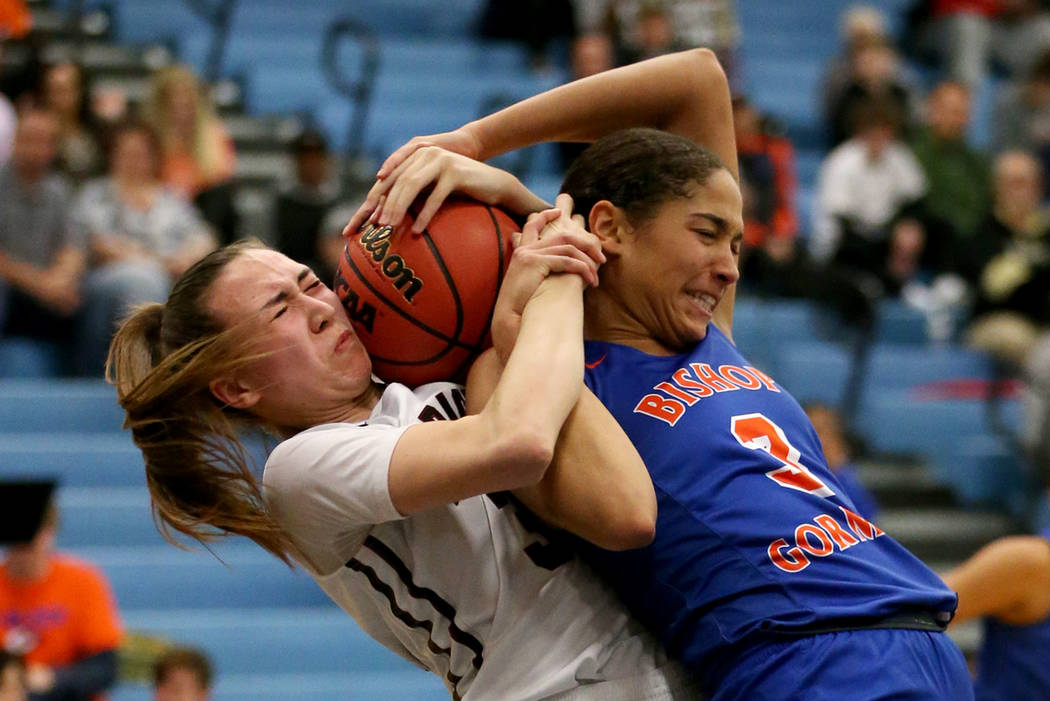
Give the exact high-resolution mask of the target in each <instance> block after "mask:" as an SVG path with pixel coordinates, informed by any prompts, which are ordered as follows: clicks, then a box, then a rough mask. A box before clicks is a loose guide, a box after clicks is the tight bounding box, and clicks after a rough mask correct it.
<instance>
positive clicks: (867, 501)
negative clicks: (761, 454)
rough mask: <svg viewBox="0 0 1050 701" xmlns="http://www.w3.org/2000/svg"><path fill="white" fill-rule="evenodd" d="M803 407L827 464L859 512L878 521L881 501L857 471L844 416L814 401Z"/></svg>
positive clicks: (869, 518) (871, 519)
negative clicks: (865, 484) (862, 480)
mask: <svg viewBox="0 0 1050 701" xmlns="http://www.w3.org/2000/svg"><path fill="white" fill-rule="evenodd" d="M804 408H805V410H806V414H807V415H808V416H809V420H810V421H812V422H813V428H814V429H816V431H817V436H818V437H819V438H820V444H821V446H823V448H824V457H825V459H826V460H827V461H828V467H830V468H831V471H832V472H833V473H835V478H836V479H837V480H838V481H839V485H840V486H841V487H842V488H843V489H844V490H845V491H846V496H848V497H849V499H850V501H852V502H853V504H854V505H855V506H856V507H857V513H858V514H860V515H861V516H863V517H864V518H866V519H868V520H870V521H875V520H876V519H877V518H878V515H879V504H878V501H876V499H875V496H874V495H873V494H872V493H871V491H869V490H868V488H867V487H866V486H864V483H863V482H861V481H860V477H858V475H857V468H856V466H855V465H854V464H853V454H852V453H853V451H852V449H851V448H850V443H849V439H848V438H847V436H846V432H845V430H844V429H843V427H842V417H841V416H839V413H838V412H837V411H835V410H834V409H832V408H831V407H829V406H827V405H825V404H819V403H811V404H807V405H806V406H805V407H804Z"/></svg>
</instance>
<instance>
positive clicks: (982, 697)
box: [944, 528, 1050, 701]
mask: <svg viewBox="0 0 1050 701" xmlns="http://www.w3.org/2000/svg"><path fill="white" fill-rule="evenodd" d="M944 581H945V583H946V584H947V585H948V586H949V587H951V588H952V589H954V590H955V591H956V592H958V594H959V608H958V610H957V611H956V614H955V619H954V620H953V621H952V625H953V626H955V625H958V624H960V623H963V622H965V621H969V620H972V619H981V627H982V635H981V647H980V651H979V652H978V655H977V679H976V681H975V682H974V691H975V695H976V698H977V701H1016V699H1046V698H1050V665H1047V660H1050V528H1047V529H1043V530H1042V531H1040V532H1039V533H1037V534H1035V535H1015V536H1006V537H1004V538H999V539H998V540H994V541H992V542H991V543H989V544H988V545H985V546H984V547H983V548H981V549H980V550H978V551H977V552H976V553H974V555H973V556H971V557H970V558H969V559H968V560H966V561H965V562H963V563H962V564H961V565H959V566H958V567H956V568H955V569H953V570H952V571H950V572H948V573H947V574H946V575H944Z"/></svg>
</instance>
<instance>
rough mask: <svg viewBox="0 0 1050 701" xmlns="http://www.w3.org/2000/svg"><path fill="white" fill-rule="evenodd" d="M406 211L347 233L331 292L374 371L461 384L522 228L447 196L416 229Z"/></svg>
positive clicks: (405, 379)
mask: <svg viewBox="0 0 1050 701" xmlns="http://www.w3.org/2000/svg"><path fill="white" fill-rule="evenodd" d="M413 221H414V218H413V214H412V213H411V212H410V213H409V214H408V215H406V217H405V220H404V221H403V222H402V223H401V224H399V225H398V226H397V227H396V228H391V227H389V226H385V227H377V226H372V225H369V224H366V225H365V226H364V227H362V228H361V231H360V232H358V233H357V234H356V235H354V236H352V237H350V239H349V240H348V241H347V244H346V248H345V250H344V251H343V257H342V258H341V259H340V262H339V270H338V272H337V273H336V279H335V291H336V294H338V295H339V299H341V300H342V302H343V306H344V307H345V309H346V312H347V314H348V315H349V316H350V320H351V321H352V322H353V324H354V328H355V329H356V330H357V333H358V335H359V336H360V337H361V341H362V342H363V343H364V345H365V348H367V349H368V353H369V355H371V356H372V368H373V371H374V372H375V374H376V375H378V376H379V377H381V378H382V379H384V380H388V381H393V382H402V383H404V384H406V385H409V386H416V385H420V384H423V383H426V382H434V381H437V380H453V381H462V380H463V379H464V378H465V376H466V373H467V370H469V369H470V364H471V362H473V360H474V358H475V357H477V355H478V354H479V353H481V352H482V351H483V350H485V348H487V347H488V346H489V345H491V342H490V340H489V324H490V322H491V321H492V309H493V306H494V305H495V303H496V295H497V293H498V292H499V287H500V283H501V282H502V281H503V274H504V272H505V271H506V269H507V263H508V261H509V256H510V251H511V234H512V233H513V232H515V231H519V230H520V227H519V225H518V224H516V223H515V221H514V220H513V219H512V218H511V217H510V216H509V215H508V214H507V213H505V212H503V211H502V210H499V209H496V208H494V207H490V206H488V205H484V204H481V203H479V202H475V201H473V200H465V199H452V200H448V201H446V202H445V203H444V204H443V205H442V207H441V209H440V210H438V212H437V214H435V215H434V218H433V219H431V220H430V225H429V226H428V227H427V228H426V230H425V231H424V232H423V233H422V234H418V235H417V234H413V233H412V232H411V227H412V222H413Z"/></svg>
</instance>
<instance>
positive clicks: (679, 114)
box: [348, 50, 973, 701]
mask: <svg viewBox="0 0 1050 701" xmlns="http://www.w3.org/2000/svg"><path fill="white" fill-rule="evenodd" d="M639 126H641V127H656V128H655V129H653V128H631V127H639ZM617 130H620V131H617ZM670 132H674V133H670ZM595 138H597V141H596V142H595V143H593V144H592V145H591V146H590V147H589V148H588V149H587V151H585V152H584V153H583V155H581V156H580V157H579V158H578V159H577V160H576V161H575V163H574V164H573V165H572V166H571V168H570V170H569V172H568V174H567V175H566V178H565V182H564V185H563V191H565V192H568V193H569V194H571V195H572V197H573V199H574V202H575V206H576V209H575V211H576V212H578V213H580V214H582V215H583V216H584V217H585V218H586V219H587V222H588V228H589V230H590V231H591V232H592V233H594V234H596V235H597V236H598V237H599V239H600V240H601V241H602V248H603V252H604V253H605V255H606V257H607V259H608V262H607V263H606V264H605V265H603V266H602V268H601V270H600V273H599V279H600V284H599V285H598V286H597V287H595V288H593V289H591V290H589V291H588V292H587V293H586V295H585V300H584V309H585V324H584V334H585V338H586V339H587V343H586V356H587V362H586V367H587V370H586V383H587V386H588V387H589V388H590V389H591V390H592V391H593V392H594V394H596V395H597V396H598V398H599V399H600V400H601V401H602V402H603V403H604V404H605V405H606V407H607V408H608V409H609V410H610V411H611V413H612V414H613V415H614V416H615V417H616V418H617V419H618V420H619V422H620V424H621V425H622V426H623V428H624V429H625V431H626V432H627V434H628V435H629V436H630V438H631V439H632V441H633V442H634V444H635V446H636V447H637V449H638V451H639V453H640V454H641V455H642V457H643V459H644V460H645V463H646V465H647V467H648V469H649V472H650V475H651V477H652V480H653V484H654V486H655V489H656V494H657V499H658V517H657V525H656V536H655V539H654V541H653V543H652V544H651V545H649V546H647V547H644V548H639V549H635V550H630V551H626V552H621V553H613V552H608V551H604V550H601V549H599V548H594V547H589V546H587V545H586V544H581V549H582V550H583V551H584V552H585V553H586V555H587V557H588V558H589V559H590V561H591V562H592V564H594V565H595V566H596V568H597V569H598V570H599V572H600V573H601V574H603V575H604V576H605V577H606V578H607V580H608V581H610V582H612V583H613V585H614V586H615V588H616V589H617V590H618V592H619V593H620V595H621V596H622V598H623V599H624V600H625V601H626V602H627V604H628V606H629V608H630V609H631V610H632V611H633V612H634V613H635V614H636V615H637V616H638V617H639V618H640V619H641V620H643V621H644V622H645V623H647V624H648V625H649V626H650V627H651V628H652V629H653V630H654V631H656V632H657V633H658V634H659V635H660V637H661V639H662V640H663V642H664V644H665V645H666V646H667V648H668V650H669V651H670V652H672V654H674V655H677V656H678V657H679V658H680V659H681V660H683V661H684V662H685V663H686V664H687V665H688V666H689V668H690V669H692V670H693V671H694V672H695V673H696V674H698V675H699V677H700V678H701V680H702V681H703V684H704V686H705V690H706V691H707V693H708V694H709V695H710V698H711V699H712V701H730V700H739V701H813V700H814V699H850V700H855V701H875V700H876V699H880V700H881V699H886V700H888V699H913V700H915V701H920V700H922V701H933V700H935V699H936V700H939V701H941V700H943V701H949V700H950V701H959V700H965V699H970V698H972V697H973V691H972V685H971V682H970V678H969V674H968V672H967V669H966V665H965V661H964V659H963V657H962V654H961V652H960V651H959V649H958V648H957V647H956V646H955V645H954V643H953V642H952V641H951V640H950V639H949V638H948V637H947V636H946V635H945V634H944V633H943V630H944V628H945V626H946V625H947V624H948V622H949V621H950V620H951V617H952V614H953V612H954V610H955V607H956V596H955V594H954V593H953V592H952V591H951V590H949V589H948V588H947V587H946V586H945V585H944V583H943V582H942V581H941V580H940V579H939V578H938V577H937V576H936V575H935V574H934V573H933V572H932V571H930V570H929V569H928V568H927V567H926V566H925V565H923V564H922V563H921V562H920V561H919V560H918V559H916V558H915V557H914V556H913V555H911V554H910V553H909V552H908V551H907V550H905V549H904V548H903V547H901V546H900V545H899V544H897V543H896V542H894V541H893V540H892V538H890V537H889V536H888V535H886V534H885V533H884V532H883V531H882V530H880V529H879V528H878V526H877V525H875V524H874V523H872V522H870V521H868V520H866V519H864V518H863V517H861V516H860V515H858V514H857V510H856V508H855V506H854V504H853V503H852V502H851V501H850V500H849V498H848V497H846V496H845V495H844V494H843V491H842V488H841V486H840V485H839V484H838V483H837V482H836V480H835V478H834V476H833V475H832V473H831V471H830V470H829V469H828V467H827V465H826V463H825V461H824V459H823V455H822V450H821V445H820V442H819V440H818V438H817V435H816V433H815V431H814V429H813V426H812V425H811V423H810V422H809V420H808V419H807V417H806V415H805V413H804V412H803V410H802V409H801V407H800V406H799V405H798V403H797V402H796V401H795V400H794V399H793V398H792V397H791V396H790V395H789V394H788V393H787V392H786V391H785V390H784V388H782V387H781V386H780V385H778V384H777V383H776V381H775V380H774V379H773V378H770V377H769V376H768V375H766V374H765V373H764V372H762V371H761V370H760V369H758V368H756V367H755V366H753V365H752V364H751V363H750V362H749V361H748V360H747V359H746V358H745V357H744V356H743V355H741V354H740V352H739V351H738V350H737V349H736V347H735V345H734V344H733V341H732V337H731V318H732V300H733V291H734V284H735V282H736V280H737V278H738V270H737V260H738V256H739V252H740V241H741V238H742V228H743V222H742V202H741V194H740V189H739V186H738V184H737V173H736V167H735V166H736V154H735V145H734V140H733V124H732V113H731V109H730V101H729V90H728V85H727V84H726V81H725V75H724V73H723V72H722V70H721V67H720V66H719V65H718V63H717V61H716V60H715V58H714V56H713V54H711V53H710V52H708V51H705V50H695V51H690V52H684V53H680V54H673V55H669V56H664V57H660V58H657V59H653V60H650V61H646V62H643V63H639V64H635V65H632V66H628V67H625V68H621V69H618V70H615V71H610V72H607V73H603V74H599V75H597V76H593V77H591V78H588V79H584V80H582V81H578V82H576V83H572V84H569V85H566V86H561V87H559V88H556V89H555V90H553V91H550V92H547V93H544V94H541V95H538V96H535V97H533V98H530V99H529V100H526V101H524V102H522V103H518V104H517V105H513V106H511V107H509V108H507V109H505V110H502V111H501V112H498V113H496V114H494V115H490V116H488V117H485V118H482V119H481V120H478V121H476V122H472V123H470V124H468V125H465V126H464V127H461V128H460V129H458V130H456V131H453V132H449V133H446V134H438V135H434V136H427V137H418V138H416V139H413V140H412V141H410V142H409V143H408V144H406V145H405V146H404V147H402V148H401V149H399V150H398V151H396V152H395V153H394V154H393V155H392V156H391V157H390V158H389V159H388V160H387V162H386V163H384V165H383V167H382V169H381V170H380V173H379V180H378V181H377V183H376V185H375V186H374V187H373V189H372V191H371V192H370V194H369V196H368V198H367V200H366V202H365V203H364V205H363V206H362V209H361V210H359V211H358V213H357V214H356V215H355V217H354V218H353V219H352V220H351V222H350V225H349V226H348V229H349V230H356V229H355V228H354V227H355V226H356V225H359V224H361V223H363V222H364V221H365V219H366V218H367V217H372V218H373V219H374V220H377V221H379V222H380V223H392V222H396V221H398V220H399V217H400V214H401V213H402V212H403V211H404V208H407V206H408V204H409V203H411V202H412V201H413V200H414V199H415V198H416V196H417V195H418V194H419V193H420V192H421V191H422V188H423V186H424V184H425V183H433V184H434V186H433V188H432V189H431V191H430V195H429V196H428V199H427V202H426V204H425V208H433V207H435V206H436V204H435V203H436V202H439V201H440V199H441V198H443V197H444V196H445V195H446V194H447V193H448V192H449V191H450V190H452V189H456V188H460V187H462V188H463V189H465V190H467V191H469V192H471V194H473V195H474V196H476V197H477V196H479V195H482V196H484V195H485V193H486V186H485V183H486V182H487V180H486V177H485V173H486V172H487V171H485V170H484V168H486V167H481V166H479V167H478V169H477V170H476V171H475V172H474V175H470V176H468V175H466V173H467V172H468V171H469V170H470V169H469V167H468V166H467V165H465V164H464V163H463V162H462V161H461V160H457V158H456V157H455V156H454V155H453V154H449V153H447V152H440V151H438V150H437V149H434V148H428V147H429V146H439V147H444V148H446V149H448V150H451V151H456V152H458V153H460V154H465V155H469V156H472V157H474V158H478V159H484V158H488V157H491V156H493V155H497V154H499V153H502V152H504V151H506V150H510V149H512V148H517V147H521V146H526V145H529V144H532V143H537V142H540V141H548V140H591V139H595ZM489 196H490V197H491V198H492V199H493V200H496V201H507V200H508V199H509V195H508V193H506V192H502V193H492V192H490V193H489ZM417 222H418V219H417ZM424 224H425V221H424ZM486 364H489V365H491V366H493V367H490V368H488V375H489V382H495V378H496V377H498V375H499V366H498V365H499V364H498V362H497V361H495V360H493V358H492V356H491V355H490V356H487V358H484V359H483V360H482V361H481V362H480V363H479V364H478V366H476V368H475V373H474V381H475V383H478V382H482V381H483V380H481V379H479V378H482V377H483V376H484V375H485V374H486V370H485V366H486ZM476 386H477V384H475V387H476Z"/></svg>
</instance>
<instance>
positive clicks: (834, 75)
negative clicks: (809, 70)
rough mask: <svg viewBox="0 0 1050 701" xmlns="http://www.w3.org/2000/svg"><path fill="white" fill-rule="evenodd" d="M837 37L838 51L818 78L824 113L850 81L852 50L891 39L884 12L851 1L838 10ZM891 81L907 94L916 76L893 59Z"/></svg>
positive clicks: (830, 110)
mask: <svg viewBox="0 0 1050 701" xmlns="http://www.w3.org/2000/svg"><path fill="white" fill-rule="evenodd" d="M839 39H840V43H841V45H842V52H841V53H840V54H839V55H838V56H835V57H834V58H833V59H831V61H829V62H828V65H827V67H826V68H825V69H824V75H823V77H822V79H821V89H822V107H823V110H824V112H823V113H824V115H825V116H827V115H831V114H832V113H833V112H834V108H835V106H836V105H838V104H839V102H840V101H841V99H842V96H843V94H844V93H845V92H846V90H847V88H848V87H849V86H850V85H851V84H852V83H853V80H854V79H853V59H852V56H853V54H854V52H855V50H856V49H857V48H858V47H860V46H862V45H866V44H879V43H887V42H891V41H892V39H891V37H890V35H889V32H888V31H887V30H886V15H885V14H883V12H882V10H880V9H878V8H877V7H873V6H872V5H863V4H858V5H851V6H850V7H849V8H847V9H846V11H845V12H844V13H842V21H841V29H840V32H839ZM895 66H896V69H895V71H894V76H893V82H894V83H896V84H900V85H902V86H904V87H905V88H906V90H907V92H908V94H909V95H915V94H917V92H918V87H917V86H918V79H917V77H916V76H915V75H913V74H912V71H911V70H910V69H909V68H908V65H907V63H906V62H905V61H900V60H898V61H896V62H895Z"/></svg>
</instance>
